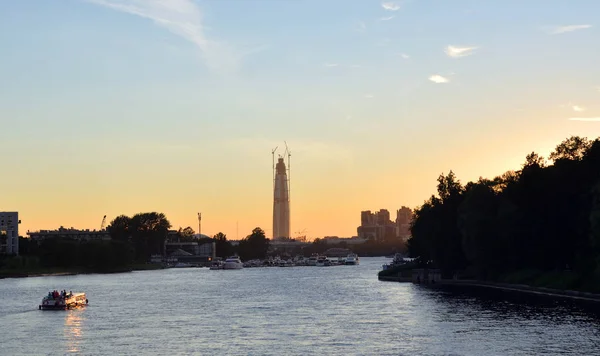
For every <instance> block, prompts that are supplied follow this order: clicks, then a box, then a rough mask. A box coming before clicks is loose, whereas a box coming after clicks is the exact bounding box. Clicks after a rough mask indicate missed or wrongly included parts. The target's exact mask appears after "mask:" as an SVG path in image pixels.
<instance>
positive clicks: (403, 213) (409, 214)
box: [396, 206, 413, 240]
mask: <svg viewBox="0 0 600 356" xmlns="http://www.w3.org/2000/svg"><path fill="white" fill-rule="evenodd" d="M412 219H413V211H412V209H411V208H409V207H406V206H403V207H401V208H400V209H399V210H397V211H396V234H397V235H398V237H400V238H401V239H404V240H406V239H408V238H409V237H410V224H411V222H412Z"/></svg>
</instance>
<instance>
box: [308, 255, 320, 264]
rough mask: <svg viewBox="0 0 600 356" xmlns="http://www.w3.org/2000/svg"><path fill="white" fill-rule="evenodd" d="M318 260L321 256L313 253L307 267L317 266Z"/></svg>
mask: <svg viewBox="0 0 600 356" xmlns="http://www.w3.org/2000/svg"><path fill="white" fill-rule="evenodd" d="M318 259H319V255H318V254H316V253H313V254H312V255H310V258H309V259H308V262H307V265H309V266H316V265H317V260H318Z"/></svg>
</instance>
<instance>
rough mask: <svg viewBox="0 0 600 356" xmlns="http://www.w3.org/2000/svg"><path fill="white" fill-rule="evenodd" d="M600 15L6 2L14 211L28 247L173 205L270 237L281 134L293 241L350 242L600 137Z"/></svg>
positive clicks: (107, 0)
mask: <svg viewBox="0 0 600 356" xmlns="http://www.w3.org/2000/svg"><path fill="white" fill-rule="evenodd" d="M599 14H600V1H598V0H552V1H548V0H504V1H495V0H490V1H482V0H407V1H398V2H388V1H384V2H381V1H370V0H354V1H349V0H287V1H284V0H281V1H280V0H262V1H257V0H202V1H195V0H162V1H160V0H87V1H86V0H52V1H50V0H19V1H1V2H0V43H1V44H2V47H1V50H0V54H1V55H0V150H1V152H2V153H3V154H2V159H1V160H2V161H1V162H0V165H1V166H2V167H3V169H2V177H1V178H0V187H2V188H1V189H2V193H1V199H0V211H19V213H20V217H21V220H22V221H23V223H22V225H21V227H20V229H21V231H20V232H21V234H22V235H25V233H26V231H27V230H38V229H54V228H57V227H59V226H61V225H63V226H65V227H71V226H72V227H76V228H90V229H98V228H99V227H100V223H101V220H102V217H103V215H105V214H106V215H107V219H108V220H109V221H110V220H112V219H113V218H114V217H115V216H117V215H120V214H127V215H133V214H135V213H137V212H146V211H160V212H164V213H165V214H166V215H167V217H168V218H169V220H170V221H171V223H172V224H173V226H174V227H175V228H178V227H180V226H181V227H185V226H188V225H189V226H192V227H193V228H194V229H195V230H197V227H198V224H197V218H196V214H197V212H202V216H203V220H202V233H204V234H208V235H213V234H215V233H217V232H219V231H222V232H224V233H226V234H227V236H228V238H230V239H236V238H237V237H239V238H242V237H244V236H246V235H247V234H249V233H250V232H251V230H252V229H253V228H254V227H256V226H259V227H262V228H263V229H264V230H265V231H266V233H267V236H269V237H270V233H271V228H272V221H271V218H272V209H273V203H272V194H273V193H272V166H271V164H272V162H271V150H272V149H273V148H275V147H276V146H279V149H280V150H281V148H282V147H283V146H284V140H285V141H287V144H288V145H289V147H290V149H291V152H292V157H291V163H292V167H291V169H292V175H291V216H292V217H291V231H292V232H293V235H295V232H297V231H301V230H304V229H306V232H305V233H306V234H307V235H308V236H309V238H314V237H322V236H324V235H325V236H326V235H338V236H353V235H356V227H357V226H358V225H359V224H360V211H361V210H368V209H370V210H378V209H381V208H386V209H389V210H390V212H391V213H392V217H393V218H394V217H395V209H398V208H400V206H402V205H406V206H409V207H413V208H414V207H415V206H418V205H420V204H422V203H423V201H424V200H425V199H427V198H428V197H429V196H430V195H431V194H432V193H434V192H435V186H436V178H437V176H438V175H439V174H440V173H447V172H448V171H449V170H450V169H452V170H453V171H454V172H455V173H456V174H457V176H458V177H459V178H460V179H461V181H462V182H464V183H466V182H468V181H470V180H476V179H477V178H478V177H479V176H484V177H493V176H496V175H499V174H501V173H503V172H504V171H506V170H509V169H518V168H520V165H521V164H522V163H523V162H524V161H525V156H526V154H527V153H529V152H531V151H536V152H538V153H540V154H542V155H544V156H547V155H548V153H549V152H550V151H552V149H553V148H554V147H555V146H556V144H558V143H559V142H560V141H562V140H563V139H564V138H566V137H568V136H570V135H581V136H587V137H589V138H595V137H598V136H600V65H599V63H600V32H599V30H600V22H599V19H600V15H599ZM280 152H283V151H282V150H281V151H280ZM236 224H238V225H236ZM236 226H239V233H238V230H237V229H236Z"/></svg>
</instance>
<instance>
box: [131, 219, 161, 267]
mask: <svg viewBox="0 0 600 356" xmlns="http://www.w3.org/2000/svg"><path fill="white" fill-rule="evenodd" d="M170 227H171V223H170V222H169V220H167V218H166V216H165V214H163V213H157V212H152V213H139V214H136V215H134V216H133V217H132V218H131V222H130V228H129V231H130V233H131V237H132V240H133V243H134V246H135V250H136V259H137V260H138V261H147V260H148V259H149V257H150V255H152V254H161V255H162V254H164V243H165V239H166V238H167V233H168V231H169V228H170Z"/></svg>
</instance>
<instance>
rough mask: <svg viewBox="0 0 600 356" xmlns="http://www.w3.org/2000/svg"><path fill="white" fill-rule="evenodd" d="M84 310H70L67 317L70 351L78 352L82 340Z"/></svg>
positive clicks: (67, 341)
mask: <svg viewBox="0 0 600 356" xmlns="http://www.w3.org/2000/svg"><path fill="white" fill-rule="evenodd" d="M83 312H84V311H83V310H77V309H76V310H70V311H69V312H68V313H67V317H66V318H65V328H64V332H65V340H66V346H67V350H66V352H68V353H78V352H80V351H81V350H80V349H79V342H80V341H81V336H82V332H81V324H82V321H83V318H82V313H83Z"/></svg>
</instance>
